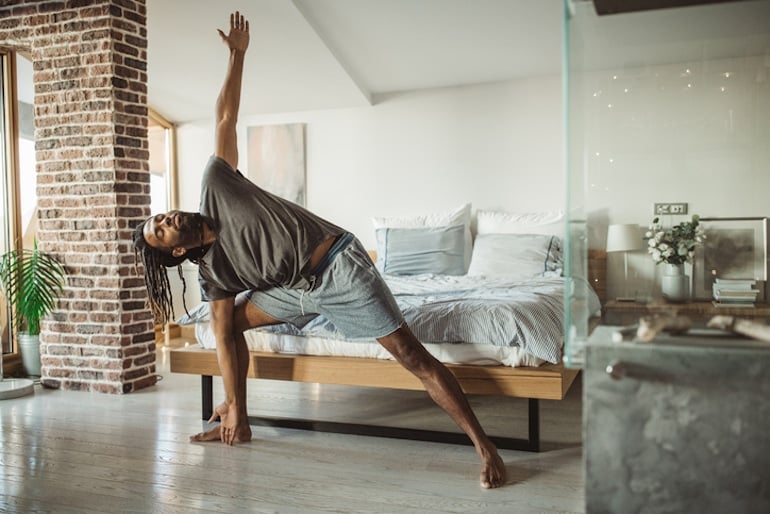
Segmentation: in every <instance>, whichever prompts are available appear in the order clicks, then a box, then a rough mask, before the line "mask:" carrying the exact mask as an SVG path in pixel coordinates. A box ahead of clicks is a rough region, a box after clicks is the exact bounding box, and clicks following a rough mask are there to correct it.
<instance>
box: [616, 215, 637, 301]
mask: <svg viewBox="0 0 770 514" xmlns="http://www.w3.org/2000/svg"><path fill="white" fill-rule="evenodd" d="M642 248H644V239H642V233H641V231H640V230H639V225H635V224H623V225H620V224H618V225H610V226H609V227H608V228H607V253H609V252H623V259H624V264H625V275H624V281H623V284H624V285H623V287H624V295H623V296H621V297H619V298H617V300H618V301H619V302H633V301H634V300H635V298H633V297H629V296H628V252H632V251H634V250H641V249H642Z"/></svg>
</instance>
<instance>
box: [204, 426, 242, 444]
mask: <svg viewBox="0 0 770 514" xmlns="http://www.w3.org/2000/svg"><path fill="white" fill-rule="evenodd" d="M219 440H220V432H219V425H217V426H215V427H214V428H212V429H211V430H207V431H206V432H200V433H198V434H195V435H191V436H190V442H196V443H205V442H208V441H219ZM249 441H251V427H249V426H248V425H247V426H246V427H244V428H241V429H238V433H237V434H236V435H235V442H236V443H247V442H249Z"/></svg>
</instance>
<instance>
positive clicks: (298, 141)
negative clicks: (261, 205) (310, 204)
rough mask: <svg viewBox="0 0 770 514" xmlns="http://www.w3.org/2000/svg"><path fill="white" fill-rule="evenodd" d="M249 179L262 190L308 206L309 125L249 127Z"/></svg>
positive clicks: (290, 124) (288, 124)
mask: <svg viewBox="0 0 770 514" xmlns="http://www.w3.org/2000/svg"><path fill="white" fill-rule="evenodd" d="M246 137H247V145H246V149H247V170H248V171H247V177H248V178H249V179H250V180H252V181H253V182H254V183H255V184H257V185H258V186H259V187H261V188H263V189H265V190H267V191H269V192H271V193H273V194H275V195H277V196H280V197H281V198H285V199H286V200H289V201H292V202H294V203H296V204H297V205H301V206H302V207H306V206H307V184H306V180H307V179H306V164H305V124H304V123H286V124H277V125H257V126H253V127H248V128H247V131H246Z"/></svg>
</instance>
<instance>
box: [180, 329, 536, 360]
mask: <svg viewBox="0 0 770 514" xmlns="http://www.w3.org/2000/svg"><path fill="white" fill-rule="evenodd" d="M195 335H196V338H197V340H198V343H199V344H200V345H201V346H203V347H204V348H216V340H215V338H214V335H213V333H212V332H211V328H210V326H209V324H208V323H207V322H203V323H198V324H196V327H195ZM244 337H245V338H246V344H247V346H248V347H249V350H251V351H258V352H271V353H285V354H293V355H322V356H337V357H364V358H369V359H389V360H394V359H393V356H392V355H391V354H390V353H388V351H387V350H385V348H383V347H382V346H381V345H379V344H377V343H376V342H365V341H346V340H342V339H329V338H325V337H320V336H302V335H293V334H281V333H276V332H272V331H266V330H263V329H259V328H256V329H252V330H247V331H246V332H245V334H244ZM423 346H425V349H426V350H428V352H429V353H430V354H431V355H433V356H434V357H435V358H436V359H438V360H439V361H441V362H443V363H445V364H471V365H477V366H492V365H503V366H513V367H515V366H539V365H541V364H543V363H544V362H545V361H544V360H543V359H539V358H537V357H535V356H533V355H530V354H528V353H527V352H525V351H523V350H521V349H520V348H518V347H515V346H494V345H485V344H469V343H423Z"/></svg>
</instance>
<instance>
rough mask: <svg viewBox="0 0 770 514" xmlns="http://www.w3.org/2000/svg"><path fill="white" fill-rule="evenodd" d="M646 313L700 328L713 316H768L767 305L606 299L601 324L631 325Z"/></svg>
mask: <svg viewBox="0 0 770 514" xmlns="http://www.w3.org/2000/svg"><path fill="white" fill-rule="evenodd" d="M650 314H675V315H679V316H687V317H688V318H690V319H691V320H692V322H693V325H694V326H699V327H703V326H705V325H706V323H707V322H708V320H710V319H711V318H712V317H714V316H718V315H724V316H736V317H739V318H746V319H753V320H755V321H758V322H760V323H766V322H767V321H768V319H770V304H768V303H757V304H756V305H755V306H754V307H753V308H750V307H715V306H714V304H712V303H711V302H710V301H695V302H684V303H668V302H664V301H661V302H656V303H639V302H620V301H617V300H610V301H608V302H607V303H605V304H604V306H603V307H602V323H603V324H605V325H633V324H635V323H637V322H638V321H639V318H640V317H642V316H647V315H650Z"/></svg>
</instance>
